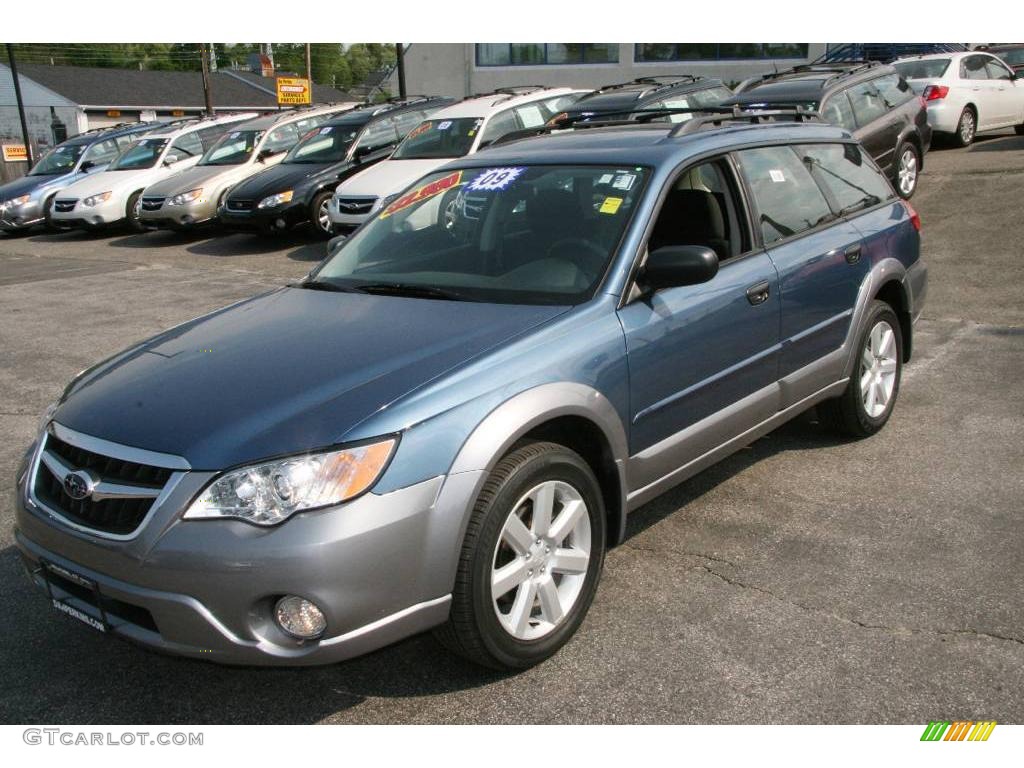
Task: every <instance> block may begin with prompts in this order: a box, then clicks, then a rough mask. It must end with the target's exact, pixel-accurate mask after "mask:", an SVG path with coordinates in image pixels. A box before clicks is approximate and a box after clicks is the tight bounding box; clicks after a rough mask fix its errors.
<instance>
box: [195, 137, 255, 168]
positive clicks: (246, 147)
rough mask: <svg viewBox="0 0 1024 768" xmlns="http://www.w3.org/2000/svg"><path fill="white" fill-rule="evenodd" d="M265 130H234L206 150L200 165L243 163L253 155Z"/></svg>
mask: <svg viewBox="0 0 1024 768" xmlns="http://www.w3.org/2000/svg"><path fill="white" fill-rule="evenodd" d="M262 135H263V131H232V132H231V133H225V134H224V135H223V136H221V138H220V140H219V141H218V142H217V143H216V144H214V145H213V146H212V147H210V148H209V149H208V150H206V154H204V155H203V157H202V159H200V161H199V163H198V164H199V165H241V164H242V163H244V162H245V161H246V160H248V159H249V157H250V156H251V155H252V151H253V148H254V147H255V146H256V144H257V143H258V142H259V140H260V137H261V136H262Z"/></svg>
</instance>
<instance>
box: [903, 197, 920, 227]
mask: <svg viewBox="0 0 1024 768" xmlns="http://www.w3.org/2000/svg"><path fill="white" fill-rule="evenodd" d="M903 207H904V208H906V209H907V213H908V214H909V215H910V223H911V224H913V225H914V229H916V230H917V231H918V232H920V231H921V217H920V216H918V215H917V211H915V210H914V206H912V205H911V204H910V203H908V202H907V201H906V200H904V201H903Z"/></svg>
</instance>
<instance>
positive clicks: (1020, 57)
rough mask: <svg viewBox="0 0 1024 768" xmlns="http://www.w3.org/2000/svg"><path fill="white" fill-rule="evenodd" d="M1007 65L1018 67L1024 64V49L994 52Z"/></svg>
mask: <svg viewBox="0 0 1024 768" xmlns="http://www.w3.org/2000/svg"><path fill="white" fill-rule="evenodd" d="M992 53H994V54H995V55H996V56H998V57H999V58H1000V59H1002V60H1003V61H1005V62H1006V63H1007V64H1010V65H1013V66H1017V65H1018V64H1024V48H1012V49H1010V50H1009V51H992Z"/></svg>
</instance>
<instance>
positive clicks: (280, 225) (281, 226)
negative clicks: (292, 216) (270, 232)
mask: <svg viewBox="0 0 1024 768" xmlns="http://www.w3.org/2000/svg"><path fill="white" fill-rule="evenodd" d="M274 226H275V227H277V228H278V229H284V228H285V227H287V226H288V222H286V221H285V220H284V219H278V220H277V221H275V222H274Z"/></svg>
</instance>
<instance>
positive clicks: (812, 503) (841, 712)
mask: <svg viewBox="0 0 1024 768" xmlns="http://www.w3.org/2000/svg"><path fill="white" fill-rule="evenodd" d="M1022 199H1024V137H1017V136H1014V135H1012V134H1007V133H1003V134H999V135H993V136H989V137H983V139H982V140H980V141H979V142H978V143H977V144H976V145H975V146H974V147H972V148H971V149H969V150H950V149H936V150H935V151H933V152H931V153H930V154H928V155H927V157H926V159H925V171H924V175H923V177H922V179H921V184H920V189H919V191H918V194H917V196H916V197H915V199H914V205H915V206H916V207H917V209H918V211H919V212H920V214H921V217H922V220H923V222H924V230H923V237H924V257H925V259H926V260H927V262H928V265H929V268H930V279H931V284H930V294H929V299H928V305H927V307H926V311H925V316H924V318H923V320H922V321H921V322H920V323H919V325H918V326H917V329H916V337H915V354H914V360H913V361H912V363H911V364H910V366H909V367H908V368H906V369H905V376H904V381H903V386H902V389H901V391H900V394H899V401H898V403H897V407H896V412H895V414H894V416H893V419H892V421H891V422H890V423H889V425H888V426H887V428H886V429H885V430H884V431H883V432H882V433H881V434H879V435H877V436H876V437H874V438H872V439H870V440H866V441H862V442H845V441H841V440H837V439H835V438H834V437H832V436H831V435H830V434H828V433H827V432H825V431H824V430H822V429H820V428H819V426H818V425H817V423H816V422H815V419H814V415H813V413H809V414H805V415H804V416H803V417H801V418H800V419H798V420H796V421H795V422H793V423H791V424H788V425H786V426H784V427H782V428H781V429H779V430H777V431H775V432H773V433H771V434H770V435H768V436H766V437H765V438H763V439H761V440H759V441H757V442H756V443H754V444H753V445H751V446H749V447H747V448H745V449H744V450H742V451H740V452H738V453H737V454H735V455H734V456H732V457H731V458H729V459H727V460H726V461H724V462H722V463H721V464H718V465H717V466H715V467H712V468H711V469H709V470H707V471H706V472H704V473H702V474H700V475H698V476H697V477H695V478H693V479H692V480H690V481H689V482H687V483H685V484H684V485H682V486H680V487H678V488H676V489H675V490H673V491H671V492H669V493H668V494H666V495H664V496H662V497H661V498H659V499H657V500H655V501H653V502H651V503H650V504H648V505H646V506H645V507H644V508H642V509H641V510H639V511H637V512H636V513H635V514H634V515H633V516H632V517H631V518H630V525H629V539H628V541H627V542H626V543H625V544H624V545H623V546H620V547H618V548H616V549H615V550H613V551H611V552H610V553H609V555H608V557H607V560H606V566H605V573H604V577H603V580H602V584H601V587H600V589H599V591H598V595H597V598H596V600H595V602H594V605H593V607H592V609H591V612H590V615H589V616H588V618H587V620H586V622H585V623H584V625H583V627H582V629H581V631H580V633H579V634H578V636H577V637H576V638H575V639H574V641H573V642H571V643H570V644H569V645H568V646H567V647H566V648H565V649H564V650H563V651H562V652H561V653H559V654H558V655H557V656H556V657H555V658H553V659H551V660H550V661H549V662H547V663H545V664H543V665H541V666H540V667H537V668H535V669H533V670H530V671H527V672H524V673H522V674H519V675H514V676H505V675H498V674H495V673H493V672H488V671H481V670H478V669H476V668H474V667H471V666H469V665H467V664H465V663H463V662H461V661H459V660H456V659H454V658H452V657H450V656H448V655H447V654H446V653H445V652H444V651H443V650H441V649H440V648H439V647H438V646H437V645H436V644H435V643H434V641H433V640H432V639H431V638H430V637H427V636H421V637H417V638H413V639H411V640H408V641H406V642H403V643H400V644H398V645H395V646H393V647H391V648H387V649H384V650H382V651H379V652H377V653H374V654H371V655H369V656H366V657H363V658H360V659H355V660H353V661H350V662H347V663H344V664H339V665H336V666H331V667H322V668H314V669H299V670H287V669H235V668H223V667H216V666H213V665H210V664H205V663H200V662H195V661H185V660H181V659H174V658H168V657H163V656H158V655H156V654H153V653H150V652H148V651H145V650H141V649H138V648H135V647H133V646H131V645H128V644H126V643H122V642H118V641H116V640H112V639H110V638H107V637H103V636H101V635H98V634H96V633H93V632H91V631H90V630H89V629H87V628H86V627H84V626H81V625H79V624H77V623H75V622H73V621H72V620H70V619H67V618H65V617H61V616H58V615H56V614H55V612H54V611H52V610H51V609H50V608H49V606H48V605H47V603H46V601H45V600H44V599H43V598H42V597H41V596H40V595H38V594H36V593H34V592H33V591H31V590H30V588H29V586H28V583H27V580H26V579H25V578H24V576H23V575H22V573H21V570H20V565H19V563H18V560H17V556H16V553H15V550H14V548H13V537H12V534H11V525H12V522H13V508H12V503H13V502H12V499H11V490H12V486H13V474H14V467H15V464H16V462H17V459H18V457H19V455H20V452H21V451H22V450H23V449H24V447H25V446H26V445H27V444H28V443H29V442H30V440H31V435H32V433H33V431H34V430H35V429H36V424H37V419H38V414H39V413H40V412H41V411H42V410H43V408H44V407H45V406H46V404H47V403H48V402H50V400H52V399H53V397H54V396H55V395H57V394H58V393H59V392H60V390H61V389H62V387H63V385H64V384H65V383H66V381H67V380H68V379H69V378H70V377H71V376H72V375H73V374H74V373H76V372H77V371H78V370H79V369H81V368H83V367H84V366H85V365H87V364H89V363H91V362H92V361H94V360H96V359H98V358H101V357H104V356H106V355H107V354H110V353H112V352H114V351H116V350H118V349H120V348H122V347H124V346H126V345H127V344H129V343H131V342H132V341H134V340H137V339H139V338H142V337H145V336H147V335H149V334H151V333H153V332H155V331H157V330H160V329H162V328H165V327H167V326H170V325H173V324H176V323H179V322H181V321H183V320H185V319H187V318H189V317H192V316H194V315H197V314H200V313H202V312H206V311H208V310H211V309H213V308H215V307H218V306H222V305H224V304H226V303H229V302H231V301H233V300H235V299H238V298H242V297H244V296H247V295H250V294H252V293H254V292H257V291H259V290H262V289H263V288H265V287H269V286H272V285H277V284H279V283H280V282H282V281H284V280H291V279H295V278H298V277H300V276H301V275H302V274H303V273H304V272H305V271H307V270H308V269H309V268H310V267H311V266H313V265H314V264H315V263H316V259H317V258H319V256H320V254H321V253H322V250H323V244H322V243H317V242H309V241H307V240H306V239H305V237H304V234H303V233H296V234H295V235H294V236H289V237H287V238H283V239H281V240H272V241H269V242H267V241H260V240H256V239H253V238H250V237H247V236H238V235H232V236H222V235H217V233H213V232H211V233H204V234H200V235H196V236H189V237H182V236H178V235H162V234H160V235H142V236H140V235H115V236H112V237H103V236H97V235H77V234H62V235H34V236H31V237H26V238H10V237H3V236H0V310H2V316H3V318H4V322H3V323H2V324H0V348H2V349H3V357H2V359H0V427H2V430H3V434H4V435H5V440H4V441H3V442H2V443H0V493H2V496H0V498H2V499H3V501H2V502H0V609H2V611H3V613H4V616H5V620H4V628H5V631H4V632H3V633H2V635H0V662H2V663H3V666H4V670H5V673H4V683H3V686H2V687H0V721H2V722H7V723H11V722H22V723H31V722H82V723H130V722H139V723H183V722H191V723H205V722H238V723H257V722H274V723H308V722H334V723H343V722H354V723H381V722H387V723H420V722H423V723H428V722H429V723H435V722H442V723H518V722H559V723H562V722H572V723H592V722H599V723H615V722H651V723H914V724H922V723H926V722H927V721H929V720H932V719H950V720H953V719H967V720H983V719H991V720H997V721H998V722H1000V723H1005V722H1011V723H1013V722H1016V723H1020V722H1024V601H1022V598H1021V596H1022V595H1024V526H1022V525H1021V502H1020V500H1021V498H1024V471H1022V468H1024V388H1022V387H1021V385H1020V382H1021V378H1022V374H1024V305H1022V304H1021V302H1020V301H1019V293H1020V284H1021V278H1022V277H1024V269H1022V266H1021V259H1022V257H1024V253H1022V250H1024V247H1022V245H1021V243H1024V218H1022V217H1021V215H1020V201H1021V200H1022Z"/></svg>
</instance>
